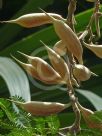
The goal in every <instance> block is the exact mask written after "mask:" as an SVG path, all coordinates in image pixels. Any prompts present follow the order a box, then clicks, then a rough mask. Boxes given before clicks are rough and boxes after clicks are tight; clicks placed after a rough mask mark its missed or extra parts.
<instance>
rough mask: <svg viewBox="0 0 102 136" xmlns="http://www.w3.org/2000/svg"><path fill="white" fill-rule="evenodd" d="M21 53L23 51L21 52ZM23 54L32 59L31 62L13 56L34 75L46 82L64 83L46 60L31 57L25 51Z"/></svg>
mask: <svg viewBox="0 0 102 136" xmlns="http://www.w3.org/2000/svg"><path fill="white" fill-rule="evenodd" d="M19 53H21V52H19ZM21 54H22V55H23V56H25V57H26V58H28V59H29V61H31V63H30V64H26V63H23V62H21V61H19V60H18V59H16V58H15V57H13V58H14V59H15V60H16V61H17V62H18V63H19V64H20V65H21V66H22V67H23V68H24V69H25V70H26V72H27V73H28V74H30V75H31V76H32V77H34V78H36V79H38V80H40V81H42V82H44V83H46V84H60V83H61V84H62V83H63V82H62V79H61V76H60V75H59V74H58V73H57V72H56V71H55V70H54V69H53V68H52V67H51V66H50V65H49V64H48V63H47V62H45V61H43V60H42V59H40V58H38V57H31V56H28V55H26V54H24V53H21Z"/></svg>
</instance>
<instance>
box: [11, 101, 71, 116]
mask: <svg viewBox="0 0 102 136" xmlns="http://www.w3.org/2000/svg"><path fill="white" fill-rule="evenodd" d="M8 100H9V99H8ZM9 101H11V102H13V103H15V104H16V105H18V106H20V107H21V108H22V109H24V110H25V111H26V112H28V113H31V114H32V115H35V116H49V115H52V114H56V113H59V112H61V111H63V110H64V109H66V108H68V107H70V106H71V104H70V103H68V104H62V103H58V102H40V101H29V102H19V101H14V100H9Z"/></svg>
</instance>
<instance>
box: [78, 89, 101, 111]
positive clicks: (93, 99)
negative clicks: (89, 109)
mask: <svg viewBox="0 0 102 136" xmlns="http://www.w3.org/2000/svg"><path fill="white" fill-rule="evenodd" d="M76 91H77V92H78V93H80V94H81V95H83V96H84V97H86V98H87V99H88V100H89V101H90V102H91V103H92V104H93V106H94V107H95V108H96V110H102V98H101V97H100V96H98V95H96V94H95V93H93V92H91V91H88V90H81V89H76Z"/></svg>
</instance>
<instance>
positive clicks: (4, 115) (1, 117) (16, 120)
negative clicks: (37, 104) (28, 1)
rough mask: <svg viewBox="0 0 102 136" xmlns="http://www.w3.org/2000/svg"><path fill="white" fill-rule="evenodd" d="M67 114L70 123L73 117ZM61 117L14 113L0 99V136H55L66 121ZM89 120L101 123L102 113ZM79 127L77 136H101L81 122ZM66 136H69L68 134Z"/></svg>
mask: <svg viewBox="0 0 102 136" xmlns="http://www.w3.org/2000/svg"><path fill="white" fill-rule="evenodd" d="M12 99H14V100H19V101H23V99H22V98H19V97H16V96H15V97H13V98H12ZM3 107H5V108H3ZM68 114H69V113H68ZM68 114H66V117H67V118H68V120H69V122H70V120H71V119H72V118H73V115H72V116H68ZM61 116H62V118H63V117H64V116H65V115H64V116H63V114H61V115H59V116H57V115H52V116H48V117H35V116H32V115H30V114H28V113H26V112H25V111H23V110H22V109H19V113H16V112H15V111H14V109H13V106H12V104H11V102H9V101H8V100H6V99H3V98H0V136H2V135H5V136H35V135H39V136H57V134H58V131H59V128H60V127H63V126H62V124H63V123H65V122H66V121H67V120H65V119H64V118H63V120H61ZM91 118H92V119H93V120H97V122H98V123H99V122H101V123H102V111H100V112H96V113H95V114H94V115H92V116H91ZM66 123H67V122H66ZM81 126H82V130H81V132H80V134H78V136H86V135H87V136H96V134H97V136H101V132H99V130H94V129H89V128H87V126H86V125H85V123H84V122H83V121H82V122H81ZM68 136H71V135H70V134H68Z"/></svg>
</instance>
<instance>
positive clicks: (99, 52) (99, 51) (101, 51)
mask: <svg viewBox="0 0 102 136" xmlns="http://www.w3.org/2000/svg"><path fill="white" fill-rule="evenodd" d="M83 45H84V46H85V47H86V48H88V49H89V50H91V51H92V52H93V53H94V54H95V55H96V56H97V57H99V58H102V45H95V44H93V43H90V44H87V43H85V42H84V41H83Z"/></svg>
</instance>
